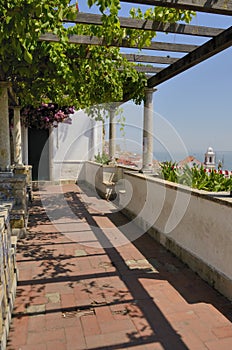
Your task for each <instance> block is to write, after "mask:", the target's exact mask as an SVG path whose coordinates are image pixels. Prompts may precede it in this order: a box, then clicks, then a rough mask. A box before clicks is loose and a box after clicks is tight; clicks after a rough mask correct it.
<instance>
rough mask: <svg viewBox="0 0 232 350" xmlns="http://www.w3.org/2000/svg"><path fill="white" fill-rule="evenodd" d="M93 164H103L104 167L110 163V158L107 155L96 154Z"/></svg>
mask: <svg viewBox="0 0 232 350" xmlns="http://www.w3.org/2000/svg"><path fill="white" fill-rule="evenodd" d="M94 159H95V162H97V163H100V164H104V165H108V164H109V162H110V157H109V155H108V154H106V153H104V152H103V153H102V154H100V153H98V154H97V155H95V156H94Z"/></svg>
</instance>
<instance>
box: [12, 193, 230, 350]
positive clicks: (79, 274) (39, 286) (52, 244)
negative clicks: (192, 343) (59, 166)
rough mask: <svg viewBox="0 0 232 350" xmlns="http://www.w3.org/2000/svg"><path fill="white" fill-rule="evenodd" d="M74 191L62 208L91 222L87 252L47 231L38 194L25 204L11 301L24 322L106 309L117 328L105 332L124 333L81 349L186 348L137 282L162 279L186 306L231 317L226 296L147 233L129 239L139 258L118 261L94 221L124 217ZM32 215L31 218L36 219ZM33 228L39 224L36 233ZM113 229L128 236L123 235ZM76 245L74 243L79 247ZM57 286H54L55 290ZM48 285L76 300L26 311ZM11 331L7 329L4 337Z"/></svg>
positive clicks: (48, 225) (115, 220)
mask: <svg viewBox="0 0 232 350" xmlns="http://www.w3.org/2000/svg"><path fill="white" fill-rule="evenodd" d="M82 190H84V189H83V188H82ZM89 191H90V190H89V189H88V195H89V196H91V192H89ZM80 193H81V192H80V191H79V190H78V187H77V192H76V191H75V190H74V191H69V192H67V193H65V198H66V200H67V205H68V206H69V208H71V210H72V212H73V213H75V215H76V217H77V219H79V220H83V219H84V220H85V221H86V222H87V223H88V225H89V226H90V227H91V230H92V232H93V234H94V236H95V237H96V240H97V241H98V242H99V243H100V245H101V247H102V248H101V251H98V249H97V248H93V249H92V250H91V248H89V249H87V248H86V250H83V251H80V248H79V250H78V251H77V252H76V250H75V249H76V248H75V247H76V243H75V241H73V242H72V241H70V240H69V239H68V238H67V237H66V235H65V234H64V233H62V234H61V233H58V232H56V231H55V230H54V228H53V227H52V224H51V222H50V221H49V219H48V218H47V217H46V213H45V212H44V210H43V209H42V208H40V205H41V203H40V202H39V198H36V202H35V203H34V207H32V208H31V215H30V223H29V227H30V232H29V234H28V236H27V237H26V238H24V239H22V240H20V241H19V244H18V254H19V262H20V264H21V268H22V270H21V273H22V274H21V277H20V281H19V283H18V289H17V298H18V302H17V307H16V309H15V310H14V318H17V319H24V318H25V317H34V316H43V315H44V316H46V315H49V314H51V315H53V316H55V315H57V317H64V319H69V318H73V319H74V320H75V318H79V319H80V320H81V322H82V317H84V316H85V315H92V316H93V315H94V316H96V317H99V312H103V311H102V310H105V311H107V312H110V314H111V318H112V325H113V324H114V322H116V323H115V324H116V325H117V327H119V328H118V329H116V330H114V329H112V332H115V333H117V331H118V332H119V333H120V332H123V334H124V337H122V339H120V340H119V339H117V341H115V342H114V341H113V340H112V341H111V344H110V345H107V344H104V345H102V346H99V345H96V346H95V347H88V349H89V350H103V349H109V350H116V349H124V348H125V349H126V348H130V347H132V346H135V347H136V346H139V345H142V346H144V349H146V345H147V346H149V348H150V346H154V349H155V348H156V346H157V347H159V348H163V349H166V350H168V349H170V350H173V349H175V350H187V349H188V346H187V345H186V344H185V342H184V341H183V339H182V337H181V336H180V334H178V332H177V331H176V329H175V328H174V327H173V326H172V324H171V323H170V322H169V320H168V318H167V317H166V315H165V313H164V312H163V311H162V309H161V308H160V305H159V303H157V301H156V300H155V299H153V297H152V296H151V295H150V294H149V288H146V287H144V285H143V283H142V282H141V281H142V280H144V281H147V282H146V283H147V284H148V285H149V281H157V282H158V283H159V281H160V282H163V281H164V282H165V281H167V282H168V283H169V284H170V285H171V286H172V287H173V288H174V289H175V290H176V291H178V292H179V293H180V294H181V295H182V297H183V298H184V299H185V300H186V302H187V303H189V304H194V303H201V302H204V303H208V304H212V305H213V306H214V307H216V308H217V309H218V310H219V311H220V312H221V313H222V314H223V315H224V316H226V317H227V318H228V319H229V320H231V308H230V307H231V304H230V303H229V301H228V300H227V299H226V298H223V297H221V296H220V295H219V294H218V293H217V292H216V291H215V290H213V289H212V288H210V287H209V286H208V285H207V284H206V283H204V282H203V281H202V280H201V279H200V278H199V277H198V276H197V275H196V274H194V273H193V272H192V271H191V270H190V269H188V268H187V267H186V266H185V265H184V264H182V263H181V262H180V261H179V260H178V259H176V258H175V257H174V256H173V255H172V254H170V253H168V252H167V251H166V250H165V249H164V248H163V247H162V246H161V245H159V244H158V243H157V242H155V241H154V240H153V239H152V238H151V237H150V236H148V235H147V234H144V235H142V236H141V237H139V238H138V239H136V240H135V241H133V242H132V244H133V245H134V247H136V248H137V249H138V250H139V251H140V252H141V253H142V255H143V256H144V259H142V260H133V259H130V260H125V259H124V257H123V254H122V253H121V251H120V247H119V248H117V247H110V242H109V239H108V237H107V235H106V234H105V232H104V229H103V228H101V227H100V226H101V225H99V222H98V219H99V218H101V217H103V218H104V217H105V218H107V219H108V220H109V221H110V222H111V223H113V224H114V225H115V226H116V227H118V226H120V227H121V226H122V225H123V223H126V222H128V219H127V218H125V216H123V215H122V214H121V213H119V212H111V211H110V210H109V211H108V212H107V213H104V214H103V213H101V212H99V211H98V210H95V209H96V208H95V207H94V205H91V203H90V202H89V203H87V204H86V203H84V202H83V200H82V199H81V197H80ZM85 194H86V193H85ZM87 202H88V201H87ZM40 210H41V216H40V215H39V213H40ZM59 213H61V216H62V217H61V219H62V218H64V219H65V215H64V212H62V211H59ZM36 220H38V222H37V224H36ZM64 222H65V220H64ZM37 228H39V230H38V231H37ZM45 228H46V229H45ZM49 228H50V229H49ZM120 230H121V232H122V233H123V234H124V235H125V236H129V239H131V237H132V236H131V232H129V233H128V232H123V229H120ZM46 231H47V232H46ZM53 231H54V232H53ZM83 234H84V233H83ZM83 242H84V241H81V242H80V243H81V244H83ZM87 246H88V245H86V246H85V247H87ZM104 247H110V248H104ZM75 252H76V254H75ZM81 253H82V254H81ZM27 264H28V269H30V268H32V269H33V271H32V272H33V273H32V272H31V271H29V272H30V273H28V274H27V273H25V274H24V272H25V271H26V266H27ZM24 268H25V271H24V270H23V269H24ZM58 285H59V289H56V288H58ZM56 286H57V287H56ZM50 287H51V288H52V289H51V288H50ZM49 290H52V291H57V290H59V293H61V295H62V291H64V293H71V291H72V293H74V294H73V295H75V296H76V302H74V301H72V300H70V302H68V303H67V304H65V303H64V304H61V303H55V304H53V305H52V307H51V308H49V307H47V305H48V304H47V303H48V300H46V301H45V300H44V301H43V303H45V304H46V305H45V307H44V308H42V309H37V308H30V306H31V305H37V304H38V299H37V298H39V297H41V296H43V297H44V298H45V299H46V298H48V296H47V294H46V293H47V291H49ZM70 295H71V294H70ZM41 303H42V301H41ZM19 305H20V307H19ZM48 306H49V305H48ZM83 320H84V319H83ZM117 321H118V323H117ZM110 322H111V321H109V322H108V323H109V325H108V324H107V322H105V323H104V322H103V325H101V318H99V324H100V327H103V329H102V332H103V334H104V327H110ZM123 322H128V323H126V324H127V326H128V324H130V325H131V327H129V326H128V327H129V329H124V326H123V325H124V323H123ZM130 322H131V323H130ZM13 327H14V325H13ZM64 327H65V326H64ZM12 332H13V330H12ZM107 332H109V330H107ZM13 335H14V333H13V334H12V337H13ZM125 337H126V338H125ZM10 340H11V338H10V339H9V350H11V347H10ZM86 348H87V347H86Z"/></svg>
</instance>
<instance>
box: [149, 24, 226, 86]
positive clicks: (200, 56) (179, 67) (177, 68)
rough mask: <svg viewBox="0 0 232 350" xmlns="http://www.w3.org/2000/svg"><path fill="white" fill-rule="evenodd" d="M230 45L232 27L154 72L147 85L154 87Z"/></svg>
mask: <svg viewBox="0 0 232 350" xmlns="http://www.w3.org/2000/svg"><path fill="white" fill-rule="evenodd" d="M231 45H232V27H230V28H228V29H226V30H224V31H223V32H222V33H221V34H219V35H218V36H216V37H215V38H213V39H211V40H209V41H208V42H206V43H205V44H203V45H202V46H200V47H198V48H197V49H196V50H194V51H192V52H190V53H189V54H187V55H185V56H184V57H182V58H180V59H179V60H178V61H176V62H175V63H173V64H171V65H170V66H168V67H167V68H164V69H163V70H162V71H161V72H160V73H158V74H156V75H155V76H153V77H152V78H150V79H149V80H148V87H154V86H157V85H158V84H161V83H163V82H164V81H167V80H168V79H170V78H172V77H174V76H176V75H177V74H179V73H182V72H184V71H185V70H187V69H189V68H191V67H193V66H195V65H196V64H198V63H200V62H203V61H204V60H206V59H208V58H210V57H212V56H214V55H215V54H217V53H218V52H221V51H223V50H225V49H227V48H228V47H230V46H231Z"/></svg>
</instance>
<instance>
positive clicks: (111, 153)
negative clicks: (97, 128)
mask: <svg viewBox="0 0 232 350" xmlns="http://www.w3.org/2000/svg"><path fill="white" fill-rule="evenodd" d="M115 110H116V108H115V107H111V108H110V123H109V156H110V160H112V161H113V160H114V158H115V150H116V144H115V140H116V123H115Z"/></svg>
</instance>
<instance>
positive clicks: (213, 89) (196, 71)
mask: <svg viewBox="0 0 232 350" xmlns="http://www.w3.org/2000/svg"><path fill="white" fill-rule="evenodd" d="M122 6H123V8H124V9H123V11H122V12H121V15H125V16H126V15H127V10H128V9H129V8H130V7H131V6H132V4H128V5H126V6H125V4H124V5H123V4H122ZM79 8H80V11H83V12H91V11H90V10H89V9H88V7H87V5H86V1H79ZM92 11H94V10H92ZM191 24H196V25H205V26H214V27H215V26H217V27H219V28H228V27H229V26H230V25H231V17H229V16H228V17H226V16H219V15H209V14H200V13H198V14H197V17H196V18H195V19H194V20H193V21H192V23H191ZM161 38H162V39H164V40H167V41H169V42H173V43H182V42H185V43H199V44H201V43H203V42H204V41H206V40H209V39H207V38H196V37H190V36H183V35H181V36H179V35H172V34H168V35H166V34H159V35H157V40H159V41H160V39H161ZM144 52H145V53H147V51H144ZM153 54H154V55H156V54H157V55H158V54H160V53H159V52H156V51H153ZM161 55H167V53H166V52H163V53H161ZM170 55H171V56H177V54H175V53H170ZM231 86H232V48H229V49H227V50H224V51H223V52H221V53H219V54H217V55H215V56H213V57H212V58H210V59H208V60H206V61H205V62H202V63H200V64H198V65H197V66H195V67H193V68H190V69H188V70H187V71H185V72H184V73H181V74H179V75H177V76H176V77H174V78H172V79H170V80H169V81H167V82H165V83H162V84H161V85H159V86H158V87H157V92H155V93H154V133H155V135H157V133H158V134H159V132H161V133H163V135H165V130H163V129H162V131H161V129H159V128H164V125H169V127H168V130H169V131H170V130H171V129H172V132H171V134H172V135H174V136H173V142H172V144H173V145H172V147H174V148H175V147H176V145H177V144H178V142H176V137H177V136H176V135H177V134H179V137H180V138H181V139H182V141H183V143H184V145H185V146H186V148H187V150H189V152H190V153H191V151H194V152H197V151H201V152H202V151H206V149H207V147H208V146H212V147H213V148H214V149H215V150H216V151H231V152H232V93H231V91H232V89H231ZM156 113H157V114H156ZM124 114H125V116H126V120H127V124H128V125H132V126H130V127H129V129H130V130H129V129H128V130H127V128H126V129H125V131H126V139H133V140H135V142H136V143H139V142H141V130H140V129H141V126H142V106H140V107H139V106H135V105H134V104H133V103H131V102H129V103H127V104H125V105H124ZM161 120H162V122H161ZM165 122H166V124H165ZM169 123H171V125H172V126H170V124H169ZM137 125H138V128H139V129H137V128H135V126H137ZM135 129H136V130H135ZM166 134H167V135H166V136H167V140H166V141H165V136H163V137H161V138H162V140H163V142H164V143H165V142H167V144H168V147H169V146H170V145H169V142H170V138H172V136H171V134H170V132H166ZM118 136H119V137H120V135H118ZM164 147H165V145H164ZM177 150H178V147H177Z"/></svg>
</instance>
